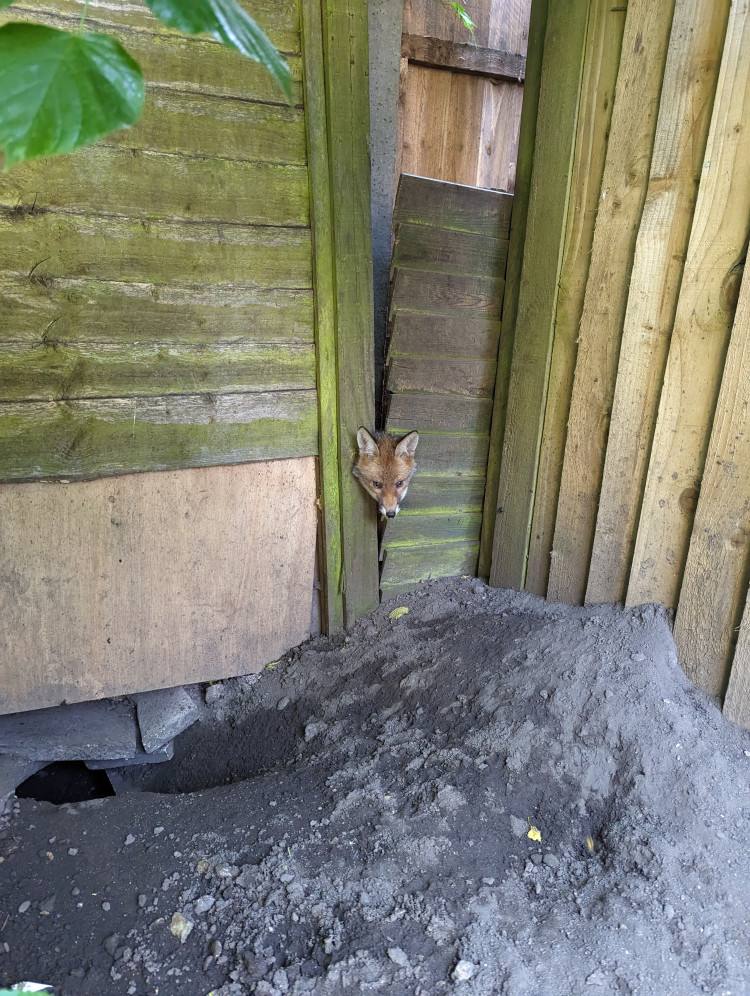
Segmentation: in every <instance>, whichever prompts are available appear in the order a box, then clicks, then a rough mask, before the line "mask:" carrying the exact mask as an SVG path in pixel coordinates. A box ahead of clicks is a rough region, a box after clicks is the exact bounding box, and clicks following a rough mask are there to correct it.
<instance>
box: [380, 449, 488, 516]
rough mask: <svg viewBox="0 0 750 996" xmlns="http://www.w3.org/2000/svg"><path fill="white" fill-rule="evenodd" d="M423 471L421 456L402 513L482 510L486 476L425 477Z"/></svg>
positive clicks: (435, 513)
mask: <svg viewBox="0 0 750 996" xmlns="http://www.w3.org/2000/svg"><path fill="white" fill-rule="evenodd" d="M417 456H419V451H418V450H417ZM421 474H422V465H421V462H420V459H418V460H417V473H416V474H415V476H414V477H413V478H412V482H411V484H410V485H409V493H408V495H407V497H406V501H405V503H404V508H403V509H402V511H401V512H400V513H399V515H403V514H409V515H410V514H411V513H412V512H430V513H431V514H433V515H437V514H440V513H442V512H446V513H453V514H464V513H466V512H479V511H481V508H482V501H483V499H484V478H483V477H429V476H428V475H425V476H424V477H422V476H421Z"/></svg>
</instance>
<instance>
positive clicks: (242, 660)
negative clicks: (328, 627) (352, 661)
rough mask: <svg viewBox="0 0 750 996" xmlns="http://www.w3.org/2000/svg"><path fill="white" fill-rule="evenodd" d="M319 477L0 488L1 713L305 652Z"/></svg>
mask: <svg viewBox="0 0 750 996" xmlns="http://www.w3.org/2000/svg"><path fill="white" fill-rule="evenodd" d="M314 464H315V461H314V460H313V459H312V458H307V459H304V458H303V459H296V460H277V461H271V462H268V463H254V464H245V465H242V466H237V467H211V468H206V469H198V470H181V471H178V472H169V473H163V474H138V475H132V476H127V477H121V478H111V479H102V480H98V481H92V482H88V483H78V484H67V485H64V484H38V483H37V484H21V485H19V484H14V485H7V484H6V485H0V561H1V562H2V564H3V572H2V575H3V577H2V580H1V581H0V648H1V650H0V713H7V712H16V711H20V710H27V709H39V708H46V707H48V706H55V705H59V704H60V703H62V702H63V701H66V702H80V701H84V700H87V699H96V698H102V697H105V696H116V695H126V694H128V693H131V692H141V691H146V690H148V689H153V688H164V687H171V686H174V685H181V684H184V683H193V682H198V681H214V680H216V679H220V678H228V677H230V676H231V675H236V674H247V673H248V672H254V671H256V672H257V671H260V670H261V669H262V668H263V667H264V666H265V665H266V664H267V663H268V662H269V661H272V660H275V659H277V658H278V657H279V655H280V654H281V653H283V652H284V651H285V650H286V649H288V648H289V647H292V646H295V645H297V644H298V643H300V642H301V641H302V640H304V639H306V638H307V636H308V634H309V631H310V606H311V600H312V593H313V562H314V550H315V520H316V510H315V466H314ZM258 508H263V515H258V514H257V512H258ZM30 536H33V537H34V543H33V545H32V544H30V543H29V537H30Z"/></svg>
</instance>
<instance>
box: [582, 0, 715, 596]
mask: <svg viewBox="0 0 750 996" xmlns="http://www.w3.org/2000/svg"><path fill="white" fill-rule="evenodd" d="M728 14H729V0H723V2H719V3H713V4H711V5H710V7H709V9H706V7H705V4H704V3H702V2H701V0H677V3H676V5H675V12H674V20H673V22H672V33H671V38H670V43H669V52H668V54H667V63H666V68H665V71H664V82H663V84H662V91H661V104H660V107H659V116H658V120H657V125H656V137H655V140H654V153H653V156H652V158H651V171H650V174H651V175H650V179H649V184H648V190H647V192H646V202H645V204H644V207H643V215H642V217H641V223H640V228H639V230H638V237H637V241H636V246H635V256H634V259H633V271H632V276H631V279H630V292H629V295H628V302H627V308H626V312H625V322H624V327H623V333H622V342H621V346H620V359H619V363H618V366H617V381H616V386H615V394H614V400H613V404H612V420H611V423H610V427H609V437H608V440H607V452H606V456H605V461H604V471H603V477H602V487H601V494H600V498H599V511H598V514H597V519H596V530H595V533H594V543H593V547H592V551H591V564H590V566H589V576H588V584H587V587H586V602H587V603H594V602H621V601H624V599H625V594H626V591H627V584H628V575H629V573H630V563H631V558H632V554H633V545H634V542H635V531H636V527H637V524H638V511H639V508H640V499H641V495H642V493H643V486H644V483H645V477H646V471H647V461H648V454H649V451H650V448H651V439H652V436H653V431H654V423H655V421H656V410H657V405H658V402H659V391H660V388H661V385H662V379H663V374H664V366H665V364H666V360H667V352H668V349H669V339H670V335H671V332H672V325H673V322H674V316H675V309H676V306H677V296H678V294H679V289H680V282H681V280H682V268H683V264H684V260H685V256H686V253H687V248H688V238H689V235H690V226H691V222H692V219H693V209H694V207H695V198H696V194H697V190H698V181H699V179H700V176H701V173H702V172H703V163H704V161H705V158H704V152H705V148H706V138H707V135H708V126H709V122H710V119H711V108H712V105H713V97H714V92H715V90H716V80H717V77H718V72H719V63H720V60H721V51H722V47H723V44H724V33H725V30H726V25H727V16H728Z"/></svg>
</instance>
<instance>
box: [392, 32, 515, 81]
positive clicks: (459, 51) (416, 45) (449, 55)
mask: <svg viewBox="0 0 750 996" xmlns="http://www.w3.org/2000/svg"><path fill="white" fill-rule="evenodd" d="M401 56H402V58H404V59H408V60H409V61H410V62H416V63H418V64H420V65H423V66H432V67H436V68H442V69H452V70H454V71H455V72H461V73H475V74H477V75H480V76H487V77H490V78H492V79H498V80H508V81H511V82H515V83H523V81H524V77H525V75H526V58H525V56H523V55H518V54H517V53H515V52H502V51H498V50H497V49H494V48H487V47H486V46H483V45H473V44H470V43H466V42H454V41H448V40H446V39H442V38H431V37H425V36H424V35H412V34H406V33H405V34H402V35H401Z"/></svg>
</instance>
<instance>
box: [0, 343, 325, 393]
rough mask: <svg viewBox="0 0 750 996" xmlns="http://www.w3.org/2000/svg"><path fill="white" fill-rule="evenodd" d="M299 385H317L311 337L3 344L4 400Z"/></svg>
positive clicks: (0, 371)
mask: <svg viewBox="0 0 750 996" xmlns="http://www.w3.org/2000/svg"><path fill="white" fill-rule="evenodd" d="M300 388H310V389H314V388H315V353H314V350H313V348H312V345H311V344H309V343H306V344H301V345H294V344H291V343H281V344H278V345H254V344H249V345H246V346H242V345H235V344H231V343H222V344H217V343H214V342H212V343H211V344H209V345H200V346H195V345H190V346H174V345H169V344H167V345H163V344H161V343H156V344H148V345H140V344H137V345H128V346H126V347H121V346H117V345H115V346H112V345H109V344H106V345H101V344H97V343H85V344H81V345H78V344H76V345H62V344H55V345H52V344H48V345H44V344H37V345H33V346H29V345H28V344H26V343H24V344H22V345H8V346H6V347H4V348H2V347H0V398H2V400H3V401H23V400H39V401H41V400H44V401H59V400H62V399H65V400H72V399H75V398H107V397H135V396H140V395H144V396H148V395H154V394H192V393H196V392H199V391H200V392H208V391H210V392H218V393H223V394H230V393H236V392H243V391H252V392H258V391H293V390H298V389H300Z"/></svg>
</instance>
